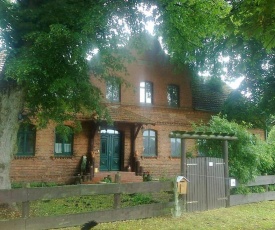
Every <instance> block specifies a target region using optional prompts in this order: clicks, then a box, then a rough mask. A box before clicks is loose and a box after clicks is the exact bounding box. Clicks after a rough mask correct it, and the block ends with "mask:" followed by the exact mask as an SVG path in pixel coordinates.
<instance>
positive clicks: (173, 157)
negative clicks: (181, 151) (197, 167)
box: [169, 156, 181, 160]
mask: <svg viewBox="0 0 275 230" xmlns="http://www.w3.org/2000/svg"><path fill="white" fill-rule="evenodd" d="M180 158H181V157H180V156H169V159H170V160H172V159H180Z"/></svg>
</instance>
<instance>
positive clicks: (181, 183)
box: [177, 176, 189, 194]
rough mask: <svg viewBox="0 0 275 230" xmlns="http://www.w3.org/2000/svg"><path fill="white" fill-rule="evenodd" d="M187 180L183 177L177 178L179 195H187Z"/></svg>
mask: <svg viewBox="0 0 275 230" xmlns="http://www.w3.org/2000/svg"><path fill="white" fill-rule="evenodd" d="M188 182H189V180H188V179H187V178H186V177H184V176H178V177H177V187H178V193H179V194H186V193H187V183H188Z"/></svg>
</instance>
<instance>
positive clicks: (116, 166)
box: [100, 130, 121, 171]
mask: <svg viewBox="0 0 275 230" xmlns="http://www.w3.org/2000/svg"><path fill="white" fill-rule="evenodd" d="M104 131H105V130H104ZM100 142H101V143H100V171H118V170H120V155H121V154H120V149H121V148H120V134H119V133H118V132H117V131H115V130H106V132H104V133H101V138H100Z"/></svg>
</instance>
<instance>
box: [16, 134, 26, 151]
mask: <svg viewBox="0 0 275 230" xmlns="http://www.w3.org/2000/svg"><path fill="white" fill-rule="evenodd" d="M17 147H18V150H17V154H19V153H20V154H24V133H20V134H18V138H17Z"/></svg>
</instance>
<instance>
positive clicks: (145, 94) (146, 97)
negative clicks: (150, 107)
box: [139, 81, 153, 104]
mask: <svg viewBox="0 0 275 230" xmlns="http://www.w3.org/2000/svg"><path fill="white" fill-rule="evenodd" d="M139 89H140V90H139V93H140V103H145V104H152V102H153V84H152V83H151V82H147V81H142V82H140V88H139Z"/></svg>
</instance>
